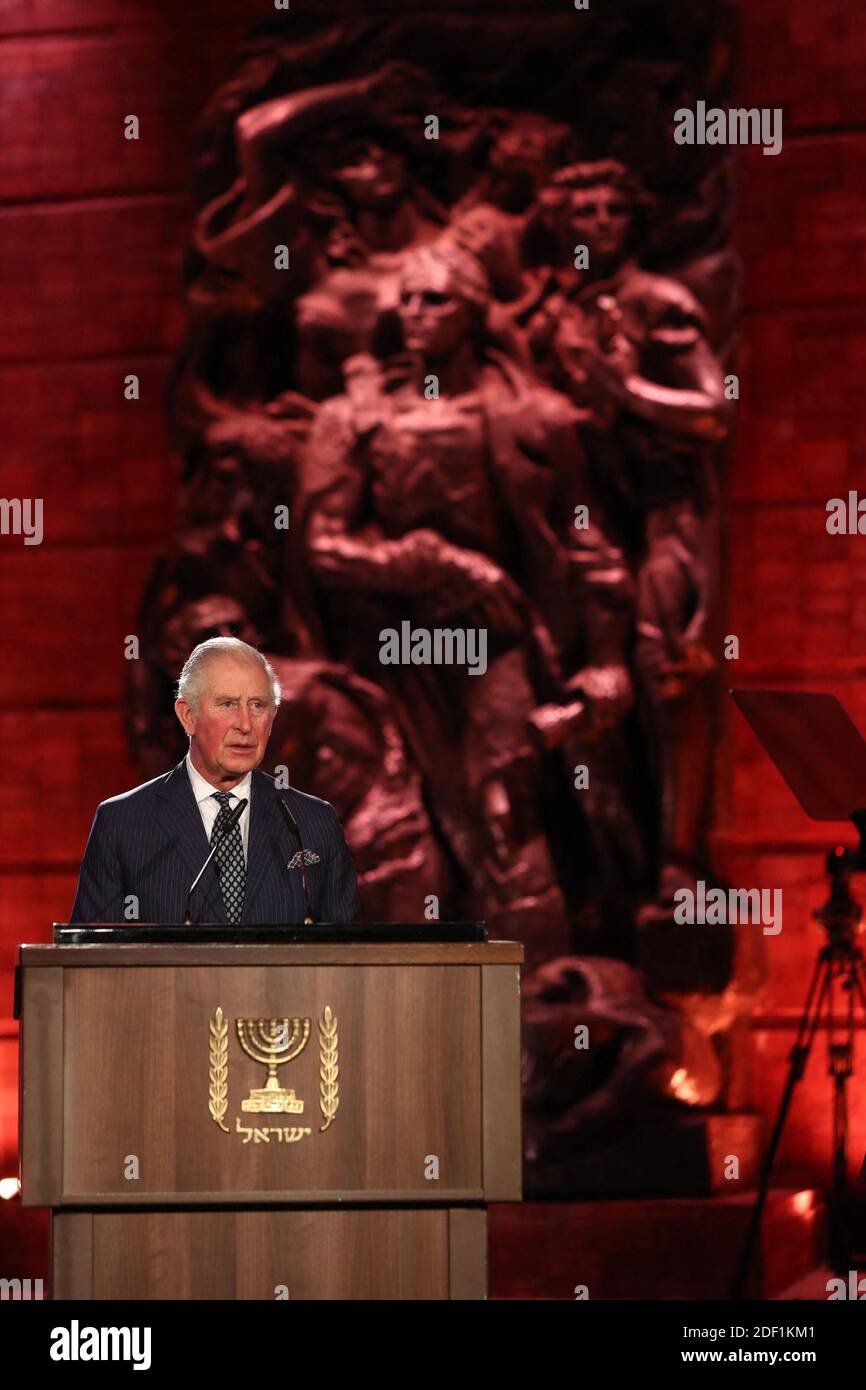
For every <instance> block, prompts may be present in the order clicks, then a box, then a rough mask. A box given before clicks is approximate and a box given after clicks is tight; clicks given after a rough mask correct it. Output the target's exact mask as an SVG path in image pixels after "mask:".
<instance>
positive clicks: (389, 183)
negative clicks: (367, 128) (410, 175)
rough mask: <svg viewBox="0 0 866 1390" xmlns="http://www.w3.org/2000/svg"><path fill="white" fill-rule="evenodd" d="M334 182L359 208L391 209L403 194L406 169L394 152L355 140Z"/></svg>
mask: <svg viewBox="0 0 866 1390" xmlns="http://www.w3.org/2000/svg"><path fill="white" fill-rule="evenodd" d="M334 178H335V180H336V182H337V183H338V184H339V185H340V187H341V188H342V189H343V192H344V193H345V194H346V196H347V197H348V198H349V199H350V200H351V201H352V202H353V203H354V204H355V205H356V206H357V207H362V208H364V207H370V208H382V207H390V206H391V205H392V204H393V203H394V202H395V201H396V200H397V199H398V198H399V197H400V196H401V194H402V193H403V188H404V184H405V165H404V162H403V158H402V156H401V155H400V154H398V153H397V152H396V151H394V150H386V149H383V148H382V146H381V145H380V144H379V143H378V142H377V141H376V140H366V139H359V140H356V141H355V142H354V143H353V144H352V145H351V146H350V147H349V150H348V151H347V153H346V155H345V158H344V159H343V160H342V161H341V163H340V165H339V166H338V168H337V169H335V170H334Z"/></svg>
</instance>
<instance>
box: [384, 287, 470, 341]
mask: <svg viewBox="0 0 866 1390" xmlns="http://www.w3.org/2000/svg"><path fill="white" fill-rule="evenodd" d="M449 281H450V276H449V274H448V268H447V267H446V266H444V265H442V266H439V265H435V266H428V267H426V268H425V270H424V271H423V272H421V273H419V272H417V271H408V272H407V273H406V274H405V275H404V277H403V280H402V283H401V285H400V299H399V303H398V305H397V313H398V315H399V317H400V323H401V324H402V326H403V341H404V342H405V344H406V347H407V348H408V350H409V351H410V352H417V353H420V354H421V355H422V356H423V357H429V358H432V359H433V360H436V359H437V358H442V357H448V356H449V355H450V354H451V353H452V352H454V350H455V348H457V347H459V345H460V344H461V343H462V342H463V340H464V339H465V338H466V337H467V335H468V334H469V333H470V331H471V314H470V312H469V307H468V305H467V304H466V303H465V301H464V300H462V299H460V298H458V297H457V296H456V295H455V294H454V291H453V288H452V286H451V285H450V283H449Z"/></svg>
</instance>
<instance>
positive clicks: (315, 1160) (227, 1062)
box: [22, 945, 520, 1207]
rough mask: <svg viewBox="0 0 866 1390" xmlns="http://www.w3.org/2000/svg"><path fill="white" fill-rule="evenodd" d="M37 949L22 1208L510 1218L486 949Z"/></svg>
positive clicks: (503, 990)
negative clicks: (278, 1208)
mask: <svg viewBox="0 0 866 1390" xmlns="http://www.w3.org/2000/svg"><path fill="white" fill-rule="evenodd" d="M24 949H25V951H31V952H34V953H37V954H35V955H34V957H33V963H34V966H35V967H36V968H34V969H32V970H29V969H27V968H25V970H24V972H23V978H24V988H23V998H24V1008H23V1019H22V1022H23V1037H24V1057H23V1075H24V1085H25V1092H24V1096H23V1107H22V1108H23V1113H24V1126H23V1150H24V1152H23V1160H24V1161H23V1165H22V1171H23V1188H22V1197H23V1200H24V1202H25V1203H26V1204H28V1205H33V1204H37V1203H40V1204H46V1205H52V1206H55V1207H63V1206H79V1207H98V1206H103V1205H104V1206H124V1207H126V1206H135V1205H150V1206H164V1205H173V1204H176V1205H183V1206H190V1205H195V1204H219V1203H225V1202H231V1203H232V1204H233V1205H236V1204H245V1203H249V1204H255V1203H277V1202H290V1203H304V1204H315V1203H333V1202H334V1201H346V1202H363V1203H382V1202H389V1201H390V1202H411V1203H432V1204H442V1203H453V1202H458V1203H459V1202H467V1203H472V1202H480V1201H489V1200H511V1199H516V1198H519V1196H520V1122H519V991H518V985H517V981H518V970H517V969H516V968H515V966H514V965H513V964H508V963H505V962H501V954H500V958H499V960H497V952H496V948H495V947H493V946H484V945H478V946H474V947H469V946H464V947H447V946H446V947H440V948H438V949H435V948H428V950H427V951H426V952H424V951H419V950H418V949H416V948H413V950H412V951H411V952H408V951H406V950H404V951H403V952H402V953H401V952H400V951H399V950H396V949H395V948H389V949H387V950H385V949H379V950H374V949H373V948H366V954H365V948H361V949H355V950H354V951H352V950H350V949H349V948H345V947H340V948H333V949H332V950H331V951H330V953H329V952H326V951H322V950H318V951H314V950H312V948H307V947H300V946H299V947H293V948H283V949H282V950H280V949H278V948H270V947H260V948H255V949H254V948H245V947H237V948H219V949H216V948H214V949H211V950H210V951H204V950H202V951H200V952H199V953H198V955H196V953H195V951H194V949H193V948H170V947H159V946H157V947H153V948H146V947H140V948H131V947H126V948H118V949H117V950H115V951H113V952H112V953H111V954H110V955H107V954H106V952H105V951H103V950H101V948H81V947H62V948H48V947H46V948H24ZM94 949H96V950H97V951H98V952H99V954H98V955H96V956H94ZM512 949H516V950H519V948H512ZM52 951H54V952H56V953H57V954H56V955H55V956H53V957H52V956H51V954H50V953H51V952H52ZM131 951H135V952H136V955H135V956H134V957H130V955H129V954H128V953H129V952H131ZM75 952H83V954H82V955H77V956H76V955H75V954H74V953H75ZM124 953H126V954H125V955H124ZM184 953H186V954H184ZM251 953H253V954H251ZM45 959H56V960H57V961H58V965H57V968H56V972H55V971H53V970H46V968H45V966H44V961H45ZM118 959H120V960H124V959H127V960H129V961H130V964H129V965H128V966H127V965H125V964H116V963H113V962H115V961H116V960H118ZM215 960H216V961H225V962H226V963H225V964H221V963H219V964H215V963H213V962H214V961H215ZM446 960H450V961H452V962H453V963H440V962H441V961H446ZM70 961H72V962H74V965H71V964H70ZM79 961H80V965H79ZM103 961H111V962H112V963H105V964H103V963H102V962H103ZM160 961H163V962H165V963H160ZM287 961H291V962H292V963H286V962H287ZM145 962H147V963H145ZM184 962H188V963H184ZM368 962H369V963H368ZM388 962H390V963H388ZM476 962H477V963H476ZM488 962H492V963H488ZM500 962H501V963H500ZM25 967H26V957H25ZM28 978H29V979H31V980H32V982H33V986H34V988H33V990H28ZM485 1010H486V1017H485ZM485 1098H486V1101H487V1106H486V1108H485ZM58 1111H59V1114H58V1113H57V1112H58ZM28 1150H29V1152H28ZM28 1173H30V1174H32V1178H31V1180H29V1181H28Z"/></svg>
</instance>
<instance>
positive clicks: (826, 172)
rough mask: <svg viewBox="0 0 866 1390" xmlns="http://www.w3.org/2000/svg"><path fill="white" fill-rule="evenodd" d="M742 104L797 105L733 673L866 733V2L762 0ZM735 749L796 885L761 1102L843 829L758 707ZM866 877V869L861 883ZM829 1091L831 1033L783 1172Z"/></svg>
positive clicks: (749, 178)
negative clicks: (791, 778) (799, 775)
mask: <svg viewBox="0 0 866 1390" xmlns="http://www.w3.org/2000/svg"><path fill="white" fill-rule="evenodd" d="M741 16H742V18H741V24H742V46H741V83H740V96H739V104H741V105H744V106H751V105H755V106H770V107H775V106H781V107H782V108H783V109H784V146H783V150H782V153H781V154H780V155H778V156H777V157H775V158H772V157H765V156H763V155H762V154H761V152H760V151H759V150H751V151H749V152H747V153H745V154H744V155H743V157H742V159H741V161H740V169H741V174H740V211H739V223H738V235H737V240H738V244H739V248H740V251H741V254H742V256H743V260H744V265H745V281H746V283H745V316H744V319H743V328H742V350H741V354H740V362H739V375H740V380H741V389H742V399H741V403H740V407H739V439H738V447H737V449H736V453H735V459H734V467H733V474H732V479H731V486H730V504H729V509H728V514H727V524H726V527H725V530H726V536H727V546H728V570H729V573H728V602H727V614H728V616H727V620H726V622H727V625H726V631H727V632H728V633H734V634H736V635H737V636H738V637H739V638H740V660H739V661H738V662H736V663H735V662H730V663H725V665H726V670H725V673H724V674H725V676H726V678H728V679H727V684H729V685H733V684H736V683H740V684H748V685H755V686H761V685H767V686H784V687H788V688H791V689H806V690H826V691H832V692H834V693H835V694H837V695H838V696H839V698H840V699H841V700H842V701H843V703H844V704H845V705H846V706H847V708H848V709H849V710H850V712H851V714H852V716H853V718H854V719H855V721H856V722H857V723H858V724H859V726H860V728H861V730H863V731H864V733H866V680H864V676H866V538H864V537H852V538H848V537H842V536H828V535H827V532H826V529H825V521H826V512H825V507H826V503H827V500H828V499H829V498H831V497H835V496H846V495H847V492H848V489H849V488H858V487H859V488H860V489H861V492H864V493H866V391H864V376H866V314H864V309H866V28H864V25H863V11H862V9H861V7H860V6H859V5H858V4H856V3H854V2H853V0H827V3H822V4H820V5H814V4H812V3H811V0H759V3H757V4H755V3H752V2H751V0H744V3H743V4H742V5H741ZM727 730H728V736H727V737H726V739H725V740H724V742H723V745H722V747H721V749H720V751H719V759H718V763H719V772H720V784H721V788H722V796H721V798H720V805H719V813H718V817H717V823H718V826H719V831H718V835H717V840H716V843H717V857H718V860H719V863H720V865H721V866H723V867H724V868H726V869H727V871H728V874H729V876H730V878H731V880H732V881H733V882H734V883H736V884H737V885H738V886H742V887H758V886H762V887H780V888H782V889H783V893H784V900H783V901H784V916H783V928H782V932H781V934H780V935H779V936H777V937H769V936H768V937H764V938H763V949H764V957H765V968H766V972H767V984H766V991H765V994H764V996H763V998H762V999H761V1001H760V1004H759V1007H758V1009H757V1012H756V1016H755V1019H754V1025H755V1031H754V1032H753V1043H754V1063H753V1068H752V1072H753V1086H754V1096H755V1099H756V1101H757V1102H758V1103H759V1104H761V1105H764V1106H772V1107H775V1105H776V1103H777V1100H778V1096H779V1091H780V1088H781V1085H782V1081H783V1072H784V1068H785V1066H786V1059H787V1053H788V1051H789V1049H790V1046H791V1043H792V1041H793V1033H792V1031H791V1025H792V1023H793V1020H794V1018H795V1017H796V1015H797V1013H798V1011H799V1009H800V1008H801V1007H802V1004H803V1001H804V997H805V992H806V987H807V984H808V979H809V976H810V974H811V970H812V967H813V963H814V957H815V954H816V952H817V950H818V948H819V946H820V945H821V943H822V936H821V934H820V930H819V928H818V926H817V925H816V924H815V923H814V922H812V920H811V918H810V913H811V911H812V909H813V908H814V907H816V906H817V905H818V903H819V902H820V901H821V900H822V896H823V892H822V888H823V885H822V882H821V874H822V870H823V852H824V850H825V849H826V848H827V847H828V844H829V843H832V837H833V836H834V835H837V834H838V835H841V836H842V838H843V840H845V841H846V842H853V838H854V837H853V832H849V831H846V830H845V827H844V826H834V825H832V824H831V825H824V826H821V825H819V824H817V823H814V822H811V821H809V820H808V819H807V818H806V816H805V815H804V814H803V813H802V812H801V811H800V809H799V807H798V805H797V804H796V802H794V800H793V798H792V797H791V795H790V793H789V792H788V790H787V788H786V787H785V785H784V783H783V781H782V779H781V777H780V776H779V775H778V773H777V772H776V770H775V768H774V767H772V765H771V764H769V762H768V760H767V759H766V758H765V756H764V755H763V754H762V753H761V751H760V749H759V746H758V744H757V741H756V740H755V739H754V737H753V736H752V734H751V732H750V731H749V730H748V728H747V726H746V725H745V723H744V721H743V720H742V718H741V716H740V715H739V714H738V713H737V712H736V711H734V710H733V709H731V710H729V711H728V724H727ZM864 799H866V789H864ZM862 887H863V889H864V891H866V881H864V883H863V884H862ZM863 1041H864V1035H863V1034H862V1033H861V1034H860V1044H859V1048H858V1064H859V1067H860V1068H861V1075H860V1078H859V1081H855V1084H854V1086H853V1088H852V1089H853V1093H854V1095H853V1099H854V1124H853V1126H852V1135H851V1147H852V1162H853V1164H854V1166H855V1167H859V1164H860V1162H861V1161H862V1157H863V1153H864V1151H866V1049H864V1046H863ZM829 1102H830V1093H829V1081H828V1079H827V1076H826V1062H825V1057H824V1044H823V1040H821V1041H820V1043H818V1044H816V1053H815V1055H814V1056H813V1059H812V1061H811V1063H810V1066H809V1069H808V1072H807V1076H806V1080H805V1082H804V1084H803V1087H802V1088H801V1093H800V1094H799V1095H798V1097H797V1098H796V1100H795V1102H794V1106H793V1109H792V1112H791V1116H790V1120H789V1125H788V1134H787V1137H786V1140H785V1142H784V1145H783V1150H782V1159H783V1166H782V1169H781V1170H780V1175H779V1176H780V1177H781V1178H784V1177H785V1176H787V1177H788V1178H789V1179H791V1180H802V1179H808V1178H810V1177H811V1178H812V1179H813V1180H814V1178H815V1176H816V1173H817V1172H819V1171H820V1170H821V1169H823V1168H824V1166H825V1165H826V1162H827V1158H828V1155H829V1136H830V1109H829Z"/></svg>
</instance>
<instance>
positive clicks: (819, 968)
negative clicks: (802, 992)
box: [731, 947, 832, 1300]
mask: <svg viewBox="0 0 866 1390" xmlns="http://www.w3.org/2000/svg"><path fill="white" fill-rule="evenodd" d="M831 971H832V962H831V959H830V956H829V952H828V950H827V948H826V947H825V949H824V950H823V951H821V953H820V955H819V956H818V959H817V961H816V962H815V969H814V971H813V974H812V979H811V982H810V984H809V990H808V993H807V995H806V1003H805V1005H804V1007H803V1013H802V1015H801V1017H800V1023H799V1026H798V1028H797V1036H796V1039H795V1041H794V1045H793V1047H792V1048H791V1061H790V1066H789V1068H788V1076H787V1079H786V1081H785V1089H784V1091H783V1092H782V1099H781V1101H780V1103H779V1109H778V1111H777V1112H776V1120H775V1124H774V1125H773V1132H772V1135H771V1136H770V1143H769V1145H768V1146H767V1151H766V1153H765V1154H764V1162H763V1165H762V1167H761V1178H760V1182H759V1184H758V1195H757V1198H756V1199H755V1205H754V1207H753V1209H752V1217H751V1220H750V1222H749V1229H748V1234H747V1236H746V1242H745V1244H744V1246H743V1253H742V1256H741V1258H740V1263H739V1265H738V1267H737V1272H736V1275H735V1277H734V1283H733V1286H732V1294H731V1296H732V1298H734V1299H735V1300H740V1299H741V1298H742V1297H743V1294H744V1291H745V1287H746V1280H747V1279H748V1277H749V1270H750V1268H751V1264H752V1256H753V1255H754V1250H755V1243H756V1241H757V1239H758V1234H759V1232H760V1229H761V1217H762V1216H763V1214H764V1206H765V1205H766V1201H767V1192H768V1190H769V1186H770V1178H771V1176H772V1173H773V1166H774V1164H775V1162H776V1151H777V1149H778V1147H779V1142H780V1140H781V1138H782V1131H783V1129H784V1128H785V1120H786V1119H787V1117H788V1110H789V1108H790V1105H791V1101H792V1099H793V1096H794V1089H795V1087H796V1085H797V1082H798V1081H799V1080H800V1079H801V1077H802V1075H803V1072H804V1071H805V1069H806V1062H807V1061H808V1058H809V1053H810V1052H811V1050H812V1043H813V1042H814V1040H815V1033H816V1031H817V1028H818V1020H819V1019H820V1017H821V1009H822V1006H823V1003H824V999H825V998H826V995H827V991H828V989H829V987H830V978H831Z"/></svg>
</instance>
